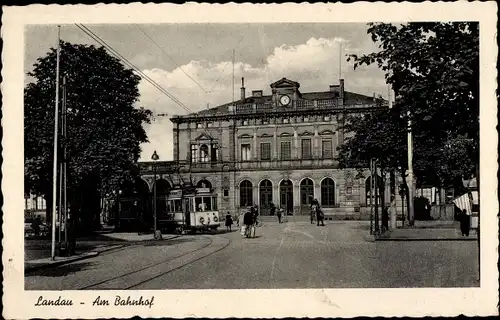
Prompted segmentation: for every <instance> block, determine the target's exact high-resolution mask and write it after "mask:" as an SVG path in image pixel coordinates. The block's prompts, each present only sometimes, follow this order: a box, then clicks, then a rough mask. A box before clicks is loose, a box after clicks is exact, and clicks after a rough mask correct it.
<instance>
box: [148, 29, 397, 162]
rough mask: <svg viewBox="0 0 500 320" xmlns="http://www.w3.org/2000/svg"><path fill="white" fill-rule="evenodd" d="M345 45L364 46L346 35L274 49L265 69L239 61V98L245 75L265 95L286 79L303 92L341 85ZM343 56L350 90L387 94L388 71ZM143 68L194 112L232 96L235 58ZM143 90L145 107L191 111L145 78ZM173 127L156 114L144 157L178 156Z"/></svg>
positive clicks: (247, 83)
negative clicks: (169, 67)
mask: <svg viewBox="0 0 500 320" xmlns="http://www.w3.org/2000/svg"><path fill="white" fill-rule="evenodd" d="M340 45H342V52H343V53H344V54H348V53H353V52H359V50H360V48H357V47H355V46H354V45H353V44H352V43H350V42H349V41H346V40H344V39H341V38H332V39H326V38H310V39H309V40H308V41H306V42H305V43H303V44H299V45H296V46H286V45H281V46H279V47H276V48H274V50H273V52H272V53H271V54H270V55H269V56H268V57H267V59H266V61H265V63H264V65H263V66H262V67H254V66H252V65H250V64H248V63H245V62H244V61H236V62H235V65H234V76H235V92H234V95H235V99H236V100H237V99H239V96H240V90H239V88H240V86H241V85H240V79H241V77H244V78H245V87H246V88H247V92H251V91H252V90H264V94H270V87H269V84H271V83H272V82H274V81H277V80H279V79H281V78H283V77H286V78H288V79H290V80H294V81H297V82H299V83H300V85H301V88H300V90H301V91H302V92H308V91H326V90H328V86H329V85H330V84H337V83H338V75H339V73H338V71H339V58H340V57H339V50H340ZM342 60H343V61H342V63H341V66H342V78H344V79H345V85H346V90H347V91H352V92H356V93H361V94H366V95H369V96H371V95H373V93H374V92H377V93H380V94H382V95H384V96H385V95H386V92H387V87H386V85H385V82H384V78H383V74H382V73H381V72H380V71H379V70H378V69H376V68H375V67H368V68H360V69H357V70H356V71H354V70H353V68H352V64H349V63H347V62H346V61H345V57H342ZM143 72H144V73H145V74H146V75H147V76H148V77H150V78H151V79H153V80H154V81H155V82H157V83H158V84H159V85H160V86H162V87H163V88H164V89H166V90H167V91H168V92H169V93H170V94H171V95H173V96H175V97H176V98H177V99H178V100H179V101H181V102H182V104H183V105H185V106H186V107H187V109H188V110H189V111H191V112H196V111H200V110H202V109H204V108H207V104H209V106H210V107H214V106H217V105H220V104H223V103H227V102H229V101H231V100H232V97H233V93H232V85H233V84H232V72H233V67H232V63H231V61H223V62H218V63H213V62H210V61H205V60H202V61H191V62H189V63H187V64H185V65H183V66H180V67H178V68H176V69H174V70H172V71H166V70H162V69H157V68H156V69H150V70H144V71H143ZM186 74H187V75H189V76H187V75H186ZM191 78H192V79H191ZM193 79H194V81H193ZM139 91H140V93H141V99H140V105H141V106H144V107H146V108H148V109H150V110H152V111H153V113H155V114H159V113H167V114H168V115H170V116H172V115H182V114H187V113H188V112H189V111H188V110H186V109H185V108H183V107H182V106H179V105H178V104H177V103H175V102H174V101H172V100H171V99H169V98H168V97H167V96H166V95H164V94H163V93H161V92H160V91H159V90H157V89H156V88H155V87H154V86H152V85H151V84H150V83H148V82H147V81H146V80H144V79H143V80H141V83H140V85H139ZM247 96H248V93H247ZM172 129H173V124H172V123H171V122H170V121H169V120H168V119H167V118H157V120H156V121H154V122H153V123H152V124H150V125H148V126H147V127H146V132H147V134H148V137H149V140H150V142H149V143H146V144H143V145H142V154H141V161H148V160H149V159H150V157H151V154H152V153H153V150H157V152H158V153H159V154H160V159H161V160H172V159H173V147H172V146H173V132H172Z"/></svg>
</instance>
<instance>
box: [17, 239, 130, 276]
mask: <svg viewBox="0 0 500 320" xmlns="http://www.w3.org/2000/svg"><path fill="white" fill-rule="evenodd" d="M121 247H123V245H111V246H106V245H102V246H99V247H96V248H94V249H93V250H92V251H84V252H80V253H78V254H76V255H74V256H71V257H55V260H52V258H50V257H49V258H42V259H36V260H30V261H25V262H24V272H30V271H34V270H38V269H41V268H48V267H57V266H60V265H63V264H67V263H71V262H74V261H79V260H83V259H89V258H93V257H95V256H97V255H99V254H100V253H102V252H106V251H110V250H113V249H118V248H121Z"/></svg>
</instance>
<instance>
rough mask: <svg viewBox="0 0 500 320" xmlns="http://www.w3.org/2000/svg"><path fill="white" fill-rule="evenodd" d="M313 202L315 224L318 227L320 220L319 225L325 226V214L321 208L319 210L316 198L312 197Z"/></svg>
mask: <svg viewBox="0 0 500 320" xmlns="http://www.w3.org/2000/svg"><path fill="white" fill-rule="evenodd" d="M314 203H315V209H314V210H315V211H316V220H317V223H318V224H317V225H318V227H319V223H320V222H321V226H322V227H324V226H325V221H324V220H325V214H324V213H323V210H321V208H320V206H319V202H318V200H317V199H314Z"/></svg>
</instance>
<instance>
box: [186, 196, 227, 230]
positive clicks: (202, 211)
mask: <svg viewBox="0 0 500 320" xmlns="http://www.w3.org/2000/svg"><path fill="white" fill-rule="evenodd" d="M191 201H192V204H193V206H192V207H191V208H192V210H190V211H191V212H190V219H189V220H190V227H191V228H193V229H195V230H201V231H206V230H211V231H215V230H217V228H218V227H219V226H220V216H219V210H218V206H217V195H216V194H214V193H213V192H212V191H211V190H210V188H196V192H195V194H194V195H193V197H192V200H191Z"/></svg>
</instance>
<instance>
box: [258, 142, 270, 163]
mask: <svg viewBox="0 0 500 320" xmlns="http://www.w3.org/2000/svg"><path fill="white" fill-rule="evenodd" d="M260 160H271V143H269V142H262V143H261V144H260Z"/></svg>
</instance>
